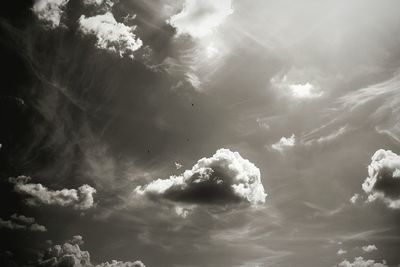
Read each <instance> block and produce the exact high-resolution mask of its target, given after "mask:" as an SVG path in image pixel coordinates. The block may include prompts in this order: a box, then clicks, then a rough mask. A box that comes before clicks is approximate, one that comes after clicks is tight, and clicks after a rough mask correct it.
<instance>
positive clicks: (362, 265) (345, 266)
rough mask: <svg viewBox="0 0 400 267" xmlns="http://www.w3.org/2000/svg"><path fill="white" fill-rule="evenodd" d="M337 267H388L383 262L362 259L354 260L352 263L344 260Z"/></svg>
mask: <svg viewBox="0 0 400 267" xmlns="http://www.w3.org/2000/svg"><path fill="white" fill-rule="evenodd" d="M338 266H339V267H388V265H387V264H386V262H385V261H382V263H380V262H375V261H374V260H364V258H363V257H356V258H354V261H353V262H350V261H348V260H344V261H342V262H341V263H339V265H338Z"/></svg>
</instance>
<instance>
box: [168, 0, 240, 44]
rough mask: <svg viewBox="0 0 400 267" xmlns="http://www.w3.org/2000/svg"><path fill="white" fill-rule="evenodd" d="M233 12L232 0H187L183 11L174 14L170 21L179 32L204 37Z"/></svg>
mask: <svg viewBox="0 0 400 267" xmlns="http://www.w3.org/2000/svg"><path fill="white" fill-rule="evenodd" d="M232 13H233V8H232V0H218V1H213V0H185V2H184V4H183V8H182V10H181V12H180V13H178V14H176V15H174V16H172V17H171V18H170V19H169V20H168V23H169V24H171V25H172V26H173V27H175V28H176V30H177V33H178V34H189V35H190V36H193V37H203V36H206V35H207V34H209V33H211V32H212V31H213V29H215V28H216V27H218V26H219V25H220V24H222V23H223V22H224V20H225V19H226V18H227V17H228V16H229V15H231V14H232Z"/></svg>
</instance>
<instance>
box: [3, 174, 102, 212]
mask: <svg viewBox="0 0 400 267" xmlns="http://www.w3.org/2000/svg"><path fill="white" fill-rule="evenodd" d="M30 180H31V178H30V177H27V176H19V177H17V178H10V182H11V183H14V190H15V191H16V192H18V193H21V194H25V195H28V196H30V198H28V199H27V200H26V201H27V203H28V204H29V205H32V206H36V205H58V206H72V207H73V208H74V209H77V210H86V209H90V208H92V207H93V206H94V205H95V203H94V199H93V194H95V193H96V189H94V188H93V187H91V186H90V185H87V184H85V185H82V186H80V187H79V188H78V189H61V190H51V189H48V188H47V187H45V186H43V185H42V184H34V183H29V181H30Z"/></svg>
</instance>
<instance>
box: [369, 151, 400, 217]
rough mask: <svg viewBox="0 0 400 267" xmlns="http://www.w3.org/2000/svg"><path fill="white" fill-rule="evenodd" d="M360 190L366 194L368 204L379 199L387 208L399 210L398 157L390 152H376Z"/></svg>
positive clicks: (399, 158) (399, 165)
mask: <svg viewBox="0 0 400 267" xmlns="http://www.w3.org/2000/svg"><path fill="white" fill-rule="evenodd" d="M362 189H363V190H364V192H365V193H367V194H368V200H367V201H368V202H372V201H375V200H376V199H380V200H382V201H383V202H384V203H385V204H386V205H387V206H388V207H389V208H392V209H400V156H398V155H397V154H395V153H393V152H392V151H391V150H383V149H379V150H378V151H376V152H375V154H374V155H373V156H372V158H371V163H370V164H369V166H368V177H367V178H366V179H365V181H364V183H363V184H362Z"/></svg>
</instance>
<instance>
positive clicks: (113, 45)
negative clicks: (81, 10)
mask: <svg viewBox="0 0 400 267" xmlns="http://www.w3.org/2000/svg"><path fill="white" fill-rule="evenodd" d="M78 22H79V30H80V32H81V33H82V34H84V35H90V36H94V37H96V46H97V48H99V49H104V50H107V51H109V52H112V53H116V54H118V55H119V56H120V57H123V56H125V55H127V56H129V57H132V58H133V52H135V51H136V50H138V49H139V48H140V47H141V46H142V44H143V43H142V40H140V39H139V38H137V37H136V35H135V34H134V30H135V27H129V26H126V25H125V24H123V23H119V22H117V21H116V20H115V18H114V16H113V14H112V13H111V12H106V13H105V14H102V15H97V16H93V17H86V16H85V15H82V16H81V17H80V18H79V21H78Z"/></svg>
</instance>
